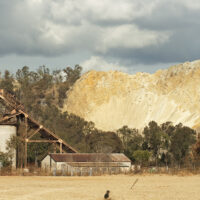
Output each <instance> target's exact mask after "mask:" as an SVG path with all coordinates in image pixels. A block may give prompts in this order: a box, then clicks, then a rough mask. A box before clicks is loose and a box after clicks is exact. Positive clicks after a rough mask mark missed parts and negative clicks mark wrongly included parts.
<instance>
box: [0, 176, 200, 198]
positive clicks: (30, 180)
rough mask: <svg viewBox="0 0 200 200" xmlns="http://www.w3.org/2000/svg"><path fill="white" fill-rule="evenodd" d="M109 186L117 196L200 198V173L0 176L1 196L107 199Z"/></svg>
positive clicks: (114, 195)
mask: <svg viewBox="0 0 200 200" xmlns="http://www.w3.org/2000/svg"><path fill="white" fill-rule="evenodd" d="M137 178H138V179H139V181H138V182H137V184H136V185H135V187H134V188H133V189H130V188H131V186H132V184H133V182H134V181H135V180H136V179H137ZM107 189H109V190H110V191H111V194H112V199H113V200H129V199H130V200H178V199H179V200H200V176H167V175H146V176H145V175H141V176H129V175H126V176H125V175H116V176H96V177H45V176H40V177H36V176H35V177H34V176H32V177H30V176H19V177H13V176H9V177H8V176H2V177H0V200H4V199H5V200H10V199H16V200H26V199H27V200H29V199H30V200H80V199H81V200H103V195H104V193H105V191H106V190H107Z"/></svg>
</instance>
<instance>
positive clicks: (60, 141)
mask: <svg viewBox="0 0 200 200" xmlns="http://www.w3.org/2000/svg"><path fill="white" fill-rule="evenodd" d="M58 142H59V143H60V153H62V140H58Z"/></svg>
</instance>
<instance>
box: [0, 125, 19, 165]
mask: <svg viewBox="0 0 200 200" xmlns="http://www.w3.org/2000/svg"><path fill="white" fill-rule="evenodd" d="M16 134H17V128H16V127H15V126H11V125H0V152H4V153H5V152H7V150H6V142H7V141H8V140H9V139H10V137H11V136H12V135H16ZM12 165H13V167H15V166H16V151H14V152H13V159H12Z"/></svg>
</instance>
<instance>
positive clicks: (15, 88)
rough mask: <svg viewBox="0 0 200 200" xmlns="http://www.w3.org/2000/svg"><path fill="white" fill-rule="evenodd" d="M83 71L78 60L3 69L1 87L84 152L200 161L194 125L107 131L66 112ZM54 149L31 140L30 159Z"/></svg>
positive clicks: (142, 160)
mask: <svg viewBox="0 0 200 200" xmlns="http://www.w3.org/2000/svg"><path fill="white" fill-rule="evenodd" d="M81 73H82V67H81V66H79V65H75V67H74V68H72V67H66V68H64V69H63V70H56V71H52V72H51V71H50V70H49V68H47V67H46V66H41V67H39V68H38V70H36V71H31V70H30V69H29V67H27V66H25V67H23V68H21V69H19V70H17V72H16V73H15V74H11V73H10V72H9V71H8V70H6V71H5V72H4V73H3V74H1V77H0V88H2V89H5V90H6V91H8V92H10V93H11V94H13V95H15V96H16V98H17V99H18V100H19V101H20V102H21V103H22V104H23V105H24V107H25V109H26V111H27V112H28V113H29V114H30V115H31V116H33V117H34V118H36V119H37V121H39V122H40V123H41V124H43V125H44V126H46V127H47V128H49V129H50V130H51V131H53V132H55V133H56V134H57V135H58V136H59V137H61V138H62V139H63V140H65V141H66V142H67V143H69V144H70V145H71V146H73V147H75V148H76V149H77V150H78V151H79V152H104V153H112V152H115V153H120V152H123V153H125V154H126V155H127V156H128V157H129V158H130V159H131V160H132V161H133V162H135V163H138V164H141V165H149V164H152V165H168V166H170V165H178V166H181V165H183V164H185V163H188V162H191V163H195V164H197V163H199V160H200V139H197V138H196V132H195V131H194V130H193V129H191V128H189V127H186V126H183V125H182V124H178V125H175V126H174V125H173V124H172V123H171V122H166V123H163V124H161V125H158V124H157V123H156V122H154V121H152V122H150V123H149V124H148V126H146V127H145V128H144V130H143V131H141V132H140V133H139V130H137V129H134V128H129V127H128V126H123V127H122V128H120V129H118V130H116V131H102V130H98V129H97V128H96V127H95V124H94V123H93V122H87V121H85V120H84V119H83V118H81V117H79V116H76V115H74V114H70V113H68V112H62V108H63V105H64V101H65V100H66V98H67V91H68V90H69V89H70V88H71V87H72V86H73V85H74V83H75V82H76V81H77V80H78V79H79V78H80V77H81ZM0 109H1V108H0ZM18 142H19V141H17V140H16V139H13V141H10V143H9V145H8V146H12V145H14V146H16V144H17V143H18ZM50 148H51V146H49V144H29V146H28V159H29V161H30V162H34V161H35V159H36V157H39V156H41V155H43V154H44V153H45V152H46V151H47V149H50ZM1 158H4V160H6V159H5V154H3V153H1V154H0V160H1ZM8 163H9V162H8V160H6V164H8Z"/></svg>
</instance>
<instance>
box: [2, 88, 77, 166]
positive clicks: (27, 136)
mask: <svg viewBox="0 0 200 200" xmlns="http://www.w3.org/2000/svg"><path fill="white" fill-rule="evenodd" d="M0 103H1V104H2V105H3V106H4V112H3V113H1V118H0V125H15V126H16V127H17V136H19V138H20V140H21V141H22V142H21V143H22V144H21V147H20V148H21V149H22V151H21V152H20V154H21V155H19V152H17V153H18V155H17V167H20V166H21V167H24V168H27V150H28V149H27V148H28V143H51V144H53V145H54V152H56V150H57V149H58V150H59V152H60V153H63V152H67V153H77V150H76V149H74V148H73V147H71V146H70V145H69V144H67V143H66V142H65V141H63V140H62V139H61V138H59V137H58V136H57V135H56V134H55V133H53V132H52V131H50V130H48V129H47V128H45V127H44V126H43V125H41V124H40V123H39V122H37V121H36V120H35V119H33V118H32V117H31V116H30V115H29V114H28V113H27V112H26V111H25V109H24V106H23V105H22V104H21V103H20V102H19V101H18V100H17V99H16V98H15V97H14V95H11V94H10V93H8V92H6V91H5V90H3V89H0ZM20 124H23V125H24V129H23V132H20V133H19V131H18V130H19V126H20ZM36 135H40V138H41V139H34V136H36ZM19 158H20V159H19Z"/></svg>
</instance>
